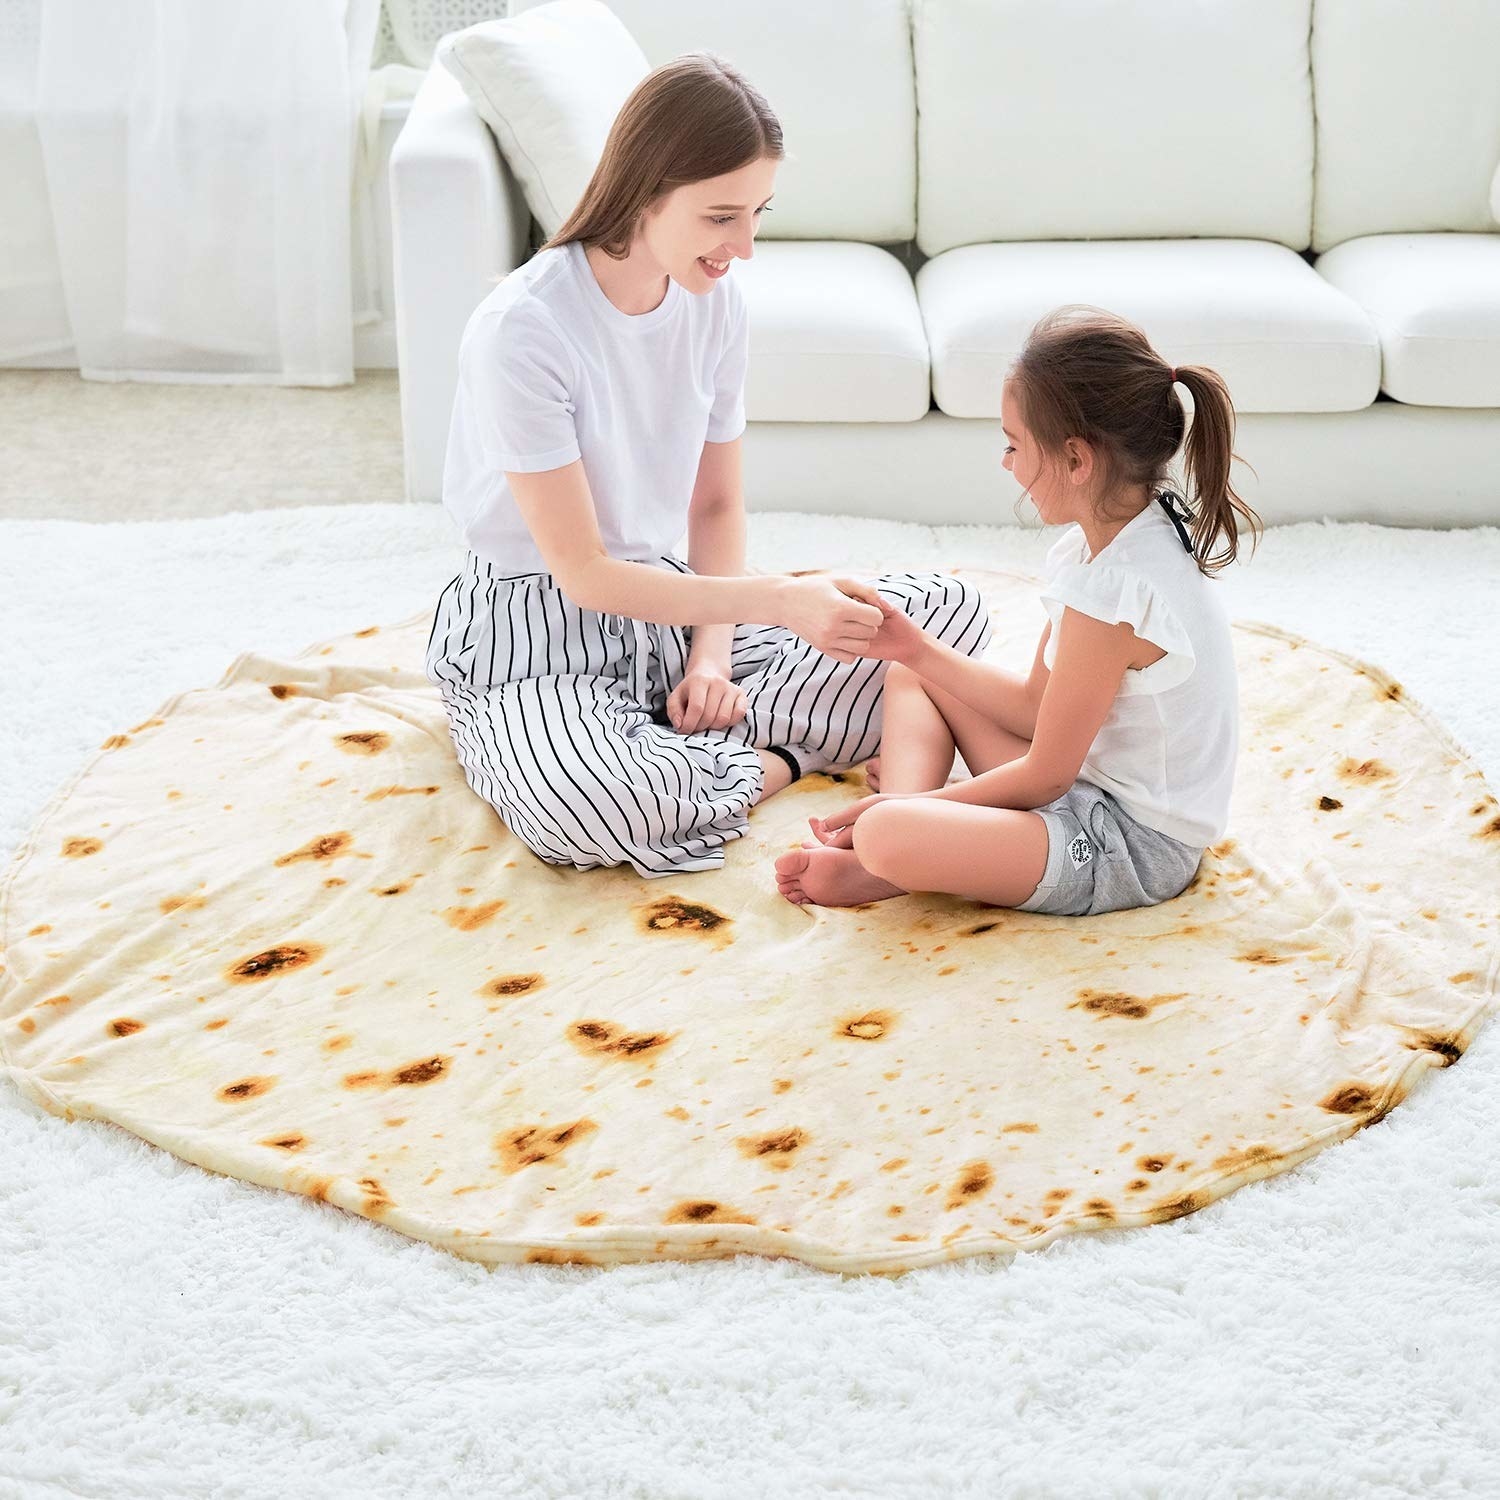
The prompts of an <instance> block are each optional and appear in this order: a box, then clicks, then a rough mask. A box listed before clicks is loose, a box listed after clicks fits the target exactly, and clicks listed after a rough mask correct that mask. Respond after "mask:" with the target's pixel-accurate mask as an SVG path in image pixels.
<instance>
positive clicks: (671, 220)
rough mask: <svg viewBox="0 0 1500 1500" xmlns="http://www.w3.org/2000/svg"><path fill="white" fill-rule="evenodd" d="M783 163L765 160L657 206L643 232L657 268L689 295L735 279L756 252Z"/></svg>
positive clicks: (683, 190) (680, 192)
mask: <svg viewBox="0 0 1500 1500" xmlns="http://www.w3.org/2000/svg"><path fill="white" fill-rule="evenodd" d="M778 165H779V163H778V162H776V161H775V160H773V159H772V158H770V157H762V158H761V159H760V160H759V161H753V162H751V163H750V164H749V165H748V166H744V167H741V168H739V170H738V171H734V172H726V173H725V174H724V175H723V176H722V177H708V178H705V179H704V180H703V181H702V182H690V183H687V184H686V185H685V186H683V187H680V188H674V189H673V190H672V191H671V192H670V193H668V194H667V195H666V196H665V197H664V198H662V199H660V200H658V202H657V203H655V204H653V205H652V207H651V208H649V209H648V210H647V211H646V215H645V219H644V221H643V223H642V228H641V234H642V236H643V238H644V239H645V242H646V248H647V249H648V250H649V251H650V252H651V255H652V257H653V258H654V259H655V260H656V262H657V264H658V265H660V266H661V268H662V269H663V270H664V271H665V272H666V273H667V274H668V275H669V276H670V277H672V279H673V280H674V281H677V282H680V283H681V284H682V285H683V286H684V287H686V288H687V290H688V291H690V292H698V293H700V294H701V293H703V292H706V291H708V290H709V288H710V287H712V286H713V284H714V282H716V281H719V280H721V279H722V277H723V276H726V275H732V274H733V271H732V269H730V267H731V266H732V263H733V262H734V261H736V260H749V259H750V257H751V256H752V255H753V254H754V253H755V250H754V242H755V234H756V231H757V230H758V229H759V228H760V221H761V215H762V214H763V213H764V212H765V211H766V207H765V205H766V200H767V199H768V198H770V196H771V193H772V190H773V188H774V187H775V184H776V168H777V166H778ZM720 267H723V268H724V269H723V270H722V271H721V270H720Z"/></svg>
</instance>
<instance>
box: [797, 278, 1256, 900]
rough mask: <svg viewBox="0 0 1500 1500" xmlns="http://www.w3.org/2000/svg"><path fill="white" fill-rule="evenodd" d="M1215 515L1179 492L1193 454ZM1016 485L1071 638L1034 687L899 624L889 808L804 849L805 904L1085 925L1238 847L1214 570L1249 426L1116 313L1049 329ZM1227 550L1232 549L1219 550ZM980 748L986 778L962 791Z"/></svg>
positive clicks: (1009, 425)
mask: <svg viewBox="0 0 1500 1500" xmlns="http://www.w3.org/2000/svg"><path fill="white" fill-rule="evenodd" d="M1178 381H1181V382H1182V384H1183V385H1185V386H1186V387H1187V388H1188V390H1189V391H1190V392H1191V393H1192V397H1193V408H1194V418H1193V424H1192V428H1191V431H1190V432H1189V433H1188V438H1187V448H1186V466H1187V470H1188V472H1189V474H1190V475H1191V476H1192V479H1193V483H1194V487H1195V488H1196V491H1197V506H1196V510H1195V512H1194V513H1193V514H1192V515H1180V514H1179V513H1178V510H1177V507H1176V504H1175V503H1174V502H1175V497H1174V496H1172V495H1171V494H1170V493H1169V492H1162V493H1158V489H1159V487H1160V486H1161V485H1162V484H1163V483H1164V481H1165V476H1166V471H1167V464H1168V462H1169V461H1170V460H1171V458H1172V457H1173V455H1174V454H1175V453H1176V452H1177V450H1178V448H1179V446H1180V445H1181V444H1182V440H1183V431H1184V427H1185V425H1186V416H1185V413H1184V411H1183V406H1182V403H1181V401H1180V400H1179V399H1178V396H1177V393H1176V391H1175V389H1174V386H1175V384H1176V383H1177V382H1178ZM1001 426H1002V428H1003V430H1004V433H1005V436H1006V439H1007V447H1006V449H1005V460H1004V462H1005V467H1006V468H1007V469H1010V470H1011V471H1012V472H1013V473H1014V474H1015V476H1016V478H1017V480H1018V481H1019V482H1020V483H1021V484H1022V485H1023V486H1024V487H1025V488H1026V489H1027V490H1028V491H1029V492H1030V495H1031V499H1032V501H1033V503H1034V504H1035V505H1036V508H1037V510H1038V511H1039V512H1040V514H1041V517H1042V520H1043V521H1044V522H1046V523H1049V524H1054V525H1061V524H1066V525H1067V529H1066V530H1065V531H1064V532H1063V533H1062V535H1061V536H1060V537H1059V538H1058V539H1057V541H1056V542H1055V543H1054V544H1053V546H1052V548H1051V550H1050V551H1049V552H1048V553H1047V559H1046V564H1045V569H1044V571H1045V579H1044V582H1043V586H1042V595H1041V597H1042V603H1043V605H1044V607H1045V609H1046V612H1047V615H1048V622H1047V625H1046V627H1045V628H1044V629H1043V631H1042V635H1041V639H1040V641H1039V642H1038V643H1037V651H1036V657H1035V660H1034V662H1033V664H1032V667H1031V673H1030V675H1029V676H1028V677H1024V678H1023V677H1022V676H1021V675H1020V674H1019V673H1015V672H1009V671H1006V670H1004V669H1003V668H1001V667H999V666H996V665H994V664H992V663H989V662H982V661H973V660H969V659H967V658H961V657H959V656H958V655H956V654H955V653H954V652H952V651H950V650H949V649H948V648H947V647H945V646H944V645H943V644H942V643H941V642H938V641H934V640H932V639H930V638H929V637H927V636H926V635H924V634H923V632H922V631H921V630H920V629H919V628H918V627H917V626H915V625H914V624H913V623H912V622H911V621H910V620H908V619H906V618H905V617H904V616H898V615H896V614H895V612H893V611H889V610H885V611H883V612H884V613H885V615H886V619H885V622H884V624H883V625H882V626H881V628H880V630H879V631H878V632H877V634H876V636H875V638H874V640H873V641H872V642H871V643H870V645H869V646H867V647H865V648H864V649H865V650H866V651H867V652H869V653H871V654H873V655H876V656H878V657H881V658H882V659H884V660H886V661H888V662H889V663H890V664H891V665H890V669H889V676H888V677H887V708H886V718H885V726H886V727H885V740H884V743H883V745H882V753H881V756H880V761H879V764H878V765H877V763H876V762H875V761H871V762H870V768H869V773H868V774H869V780H870V785H871V786H872V787H874V788H876V791H875V793H874V794H873V795H871V796H868V797H862V798H860V799H859V800H858V801H857V802H852V803H850V804H848V805H847V806H845V807H843V808H840V809H838V810H837V811H836V812H833V813H831V814H830V815H828V816H827V817H824V818H822V819H819V818H812V819H810V820H809V822H810V823H811V825H812V829H813V833H814V834H815V835H816V839H817V841H816V842H808V843H806V844H804V845H803V847H802V848H801V849H797V850H793V851H791V852H790V853H787V854H784V855H782V856H781V857H780V858H779V859H778V860H777V861H776V878H777V884H778V887H779V889H780V890H781V892H782V894H783V895H784V896H786V898H787V899H788V900H790V901H794V902H798V903H803V902H816V903H820V904H823V905H850V904H854V903H857V902H864V901H879V900H883V899H884V898H885V897H887V896H896V895H904V894H906V893H907V892H908V891H914V890H921V891H945V892H949V893H951V894H953V895H956V896H965V897H968V898H971V899H973V900H977V901H982V902H986V903H988V904H990V905H993V906H1009V907H1015V908H1016V909H1018V910H1020V911H1034V912H1050V913H1057V914H1062V915H1069V916H1079V915H1085V914H1093V913H1095V912H1106V911H1117V910H1120V909H1121V908H1124V907H1132V906H1147V905H1151V904H1153V903H1155V902H1159V901H1165V900H1168V899H1169V898H1170V897H1172V896H1175V895H1177V894H1178V893H1179V892H1181V891H1182V889H1183V888H1184V887H1185V886H1186V885H1187V884H1188V883H1189V882H1190V881H1191V880H1192V878H1193V875H1194V874H1195V872H1196V871H1197V868H1198V862H1199V860H1200V858H1201V857H1202V853H1203V850H1204V849H1205V848H1206V847H1207V846H1208V845H1209V844H1211V843H1214V842H1216V841H1217V840H1218V839H1219V838H1221V837H1222V836H1223V834H1224V832H1225V827H1226V820H1227V816H1228V808H1229V797H1230V791H1231V788H1232V785H1233V780H1234V767H1235V759H1236V756H1237V754H1238V749H1239V716H1238V696H1237V684H1236V674H1235V662H1234V645H1233V641H1232V640H1231V637H1230V631H1229V621H1228V618H1227V616H1226V615H1225V612H1224V609H1223V606H1222V603H1221V601H1220V600H1219V598H1218V595H1217V592H1216V591H1215V589H1214V588H1213V586H1212V583H1213V577H1212V575H1213V574H1214V573H1215V572H1216V571H1217V570H1218V569H1220V568H1222V567H1224V566H1225V565H1226V564H1227V563H1229V562H1232V561H1233V560H1234V558H1235V556H1236V555H1237V552H1238V537H1239V523H1238V521H1237V519H1236V517H1237V516H1239V517H1243V518H1244V520H1245V522H1247V523H1248V524H1249V525H1250V526H1251V527H1252V528H1253V529H1254V531H1255V532H1256V533H1257V534H1258V532H1259V530H1260V529H1261V528H1260V521H1259V518H1258V517H1257V516H1256V515H1255V513H1254V511H1252V510H1250V508H1249V507H1248V506H1246V505H1245V504H1244V502H1243V501H1242V500H1241V499H1240V498H1239V496H1237V495H1236V494H1235V493H1234V491H1233V490H1232V489H1231V488H1230V485H1229V464H1230V459H1231V458H1232V457H1234V456H1235V455H1234V454H1233V453H1232V452H1231V447H1232V443H1233V437H1234V409H1233V407H1232V406H1231V404H1230V400H1229V392H1228V390H1227V388H1226V387H1225V385H1224V382H1223V380H1221V379H1220V378H1219V376H1218V375H1216V374H1215V373H1214V372H1213V371H1212V370H1210V369H1206V368H1205V367H1204V366H1202V365H1189V366H1186V367H1183V368H1180V369H1173V368H1172V367H1171V366H1170V365H1168V364H1166V363H1165V362H1164V361H1163V360H1162V359H1161V358H1160V357H1159V356H1158V355H1157V354H1156V352H1155V351H1154V350H1153V349H1152V348H1151V345H1150V343H1149V342H1148V341H1147V339H1146V337H1145V335H1144V334H1143V333H1142V332H1141V331H1140V330H1139V329H1138V328H1136V327H1135V326H1134V325H1132V324H1130V323H1128V322H1127V321H1126V320H1124V319H1123V318H1119V317H1116V316H1114V315H1112V314H1110V313H1106V312H1103V311H1101V310H1099V309H1097V308H1087V307H1065V308H1059V309H1058V310H1057V311H1055V312H1054V313H1051V314H1049V315H1048V316H1047V317H1045V318H1043V319H1042V320H1041V322H1039V323H1038V324H1037V325H1036V327H1035V328H1034V329H1033V330H1032V332H1031V335H1030V337H1029V338H1028V340H1027V342H1026V346H1025V348H1024V349H1023V350H1022V352H1021V354H1020V355H1019V356H1018V358H1017V359H1016V361H1015V363H1014V365H1013V366H1012V367H1011V369H1010V371H1009V374H1008V377H1007V379H1006V382H1005V384H1004V387H1003V389H1002V393H1001ZM1221 541H1222V544H1223V545H1222V546H1221V547H1220V549H1219V551H1218V552H1217V553H1215V552H1214V548H1215V546H1216V545H1217V544H1219V543H1220V542H1221ZM955 749H957V751H958V753H959V754H961V755H962V756H963V759H964V763H965V765H966V766H967V767H968V769H969V771H970V773H971V775H970V779H968V780H965V781H958V782H955V783H953V784H952V785H946V784H945V783H946V782H947V778H948V776H949V774H950V771H951V769H952V766H953V755H954V751H955Z"/></svg>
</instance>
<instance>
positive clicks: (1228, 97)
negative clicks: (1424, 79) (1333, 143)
mask: <svg viewBox="0 0 1500 1500" xmlns="http://www.w3.org/2000/svg"><path fill="white" fill-rule="evenodd" d="M1309 5H1310V0H1213V3H1212V4H1169V5H1164V4H1162V3H1160V0H1045V3H1039V0H921V3H920V4H918V6H917V8H916V12H915V17H914V31H913V45H914V48H915V55H916V69H917V100H918V108H919V116H918V135H917V159H918V164H919V181H920V189H919V194H918V203H917V243H918V244H919V245H920V246H921V248H922V250H923V251H924V252H925V253H926V254H928V255H938V254H941V253H942V252H943V251H944V250H948V249H952V248H953V247H954V246H957V245H965V244H982V243H985V242H988V241H992V240H1057V239H1085V238H1095V239H1126V238H1134V237H1138V236H1140V237H1158V238H1165V237H1169V236H1172V237H1179V236H1185V235H1242V236H1246V237H1248V238H1253V239H1262V240H1273V241H1277V242H1279V243H1281V244H1284V245H1287V246H1289V247H1291V248H1292V249H1294V250H1304V249H1306V248H1307V246H1308V244H1309V236H1310V233H1311V216H1312V174H1313V118H1312V90H1311V82H1310V79H1309V75H1308V60H1307V57H1308V54H1307V37H1308V29H1309V19H1308V11H1309ZM864 128H865V122H864V120H863V119H861V120H860V121H859V129H861V130H863V129H864Z"/></svg>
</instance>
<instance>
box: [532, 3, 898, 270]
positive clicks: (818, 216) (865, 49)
mask: <svg viewBox="0 0 1500 1500" xmlns="http://www.w3.org/2000/svg"><path fill="white" fill-rule="evenodd" d="M538 3H539V0H511V6H510V10H511V14H512V15H516V14H518V13H520V12H523V11H527V10H530V9H532V8H533V7H534V6H536V5H538ZM549 3H550V0H549ZM609 4H610V9H612V10H613V11H614V12H615V14H616V15H617V16H619V18H620V19H621V20H622V21H623V22H624V23H625V26H626V28H627V29H628V30H629V32H630V34H631V36H633V37H634V38H635V40H636V41H637V42H638V43H639V44H640V47H641V50H642V51H643V52H644V53H645V55H646V58H647V60H648V61H649V63H650V65H651V66H652V67H653V68H655V67H657V66H659V65H660V64H662V63H664V62H667V61H669V60H670V59H671V58H673V57H676V56H677V55H678V54H679V53H682V52H690V51H695V50H699V49H702V50H705V51H709V52H716V53H718V54H719V55H720V56H721V57H723V58H724V59H725V60H726V61H727V62H730V63H732V64H733V65H734V66H735V67H737V68H739V69H740V70H741V71H742V72H743V73H744V75H745V77H746V78H748V79H749V81H750V82H751V83H753V84H754V85H755V87H756V88H757V89H759V90H760V91H761V93H762V94H764V95H765V98H766V101H767V103H769V104H770V106H771V108H772V109H773V110H775V112H776V114H777V116H778V118H779V119H780V120H781V125H782V130H783V132H784V137H785V142H784V143H785V148H786V152H787V159H786V160H785V161H784V162H783V163H782V164H781V166H780V168H779V169H778V171H777V174H776V201H775V203H774V204H773V205H772V207H773V210H774V211H773V212H772V213H769V214H766V215H765V216H764V218H763V219H762V221H761V230H760V233H761V235H762V236H763V237H765V238H767V239H777V238H787V239H802V240H817V239H849V240H868V241H870V242H871V243H873V244H880V243H882V242H891V243H894V242H898V241H903V240H910V239H911V238H912V237H913V236H914V234H915V233H916V212H917V208H916V199H917V159H916V131H917V123H916V97H915V90H914V87H913V83H912V61H911V24H910V20H909V18H908V14H907V0H815V3H808V0H755V4H753V5H734V4H705V3H704V0H691V3H690V0H609ZM616 107H617V108H618V106H616ZM601 144H602V142H601Z"/></svg>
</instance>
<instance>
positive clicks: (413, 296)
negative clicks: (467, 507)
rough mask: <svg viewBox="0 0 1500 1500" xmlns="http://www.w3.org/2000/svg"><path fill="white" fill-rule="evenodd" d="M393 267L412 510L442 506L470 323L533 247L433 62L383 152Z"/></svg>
mask: <svg viewBox="0 0 1500 1500" xmlns="http://www.w3.org/2000/svg"><path fill="white" fill-rule="evenodd" d="M389 180H390V198H391V268H392V276H393V280H394V284H395V301H396V307H395V313H396V362H397V366H398V368H399V370H400V377H399V378H400V387H401V429H402V439H403V453H404V459H405V471H406V498H407V499H408V500H425V501H436V500H441V498H442V480H443V456H444V453H445V451H446V449H447V443H448V425H449V422H450V420H451V417H452V411H453V393H454V390H455V388H456V386H457V383H458V345H459V340H460V338H461V337H462V335H463V331H464V325H465V324H466V323H467V322H468V320H469V314H470V313H472V312H473V311H474V309H475V307H476V306H478V304H479V303H480V301H481V300H483V298H484V296H485V295H486V293H488V292H489V291H490V290H491V289H492V288H493V286H494V279H495V278H496V277H499V276H502V275H504V274H505V273H507V272H509V271H513V270H514V269H515V268H516V267H517V266H519V265H521V264H522V263H523V262H524V261H525V260H526V259H527V258H528V254H529V249H530V230H531V211H530V209H529V208H528V207H527V204H526V199H525V195H524V194H523V193H522V191H521V189H520V186H519V184H518V183H517V182H516V180H515V177H514V176H513V175H512V174H511V172H510V169H509V168H508V167H507V166H506V164H505V159H504V157H503V156H502V155H501V153H500V150H499V148H498V146H497V145H496V143H495V138H494V135H493V134H492V133H491V131H490V129H489V127H488V126H487V125H486V124H485V123H484V121H483V120H481V119H480V117H479V115H478V114H477V113H476V111H475V109H474V107H473V105H472V104H470V102H469V100H468V97H467V95H465V93H464V91H463V88H462V87H461V86H460V84H459V83H458V80H457V79H455V78H454V77H453V76H452V74H450V73H449V72H448V70H447V69H446V68H445V67H444V66H443V65H442V63H441V62H439V61H437V60H436V59H434V61H433V63H432V66H431V67H430V68H429V69H428V70H427V76H426V78H425V79H424V80H423V81H422V85H421V87H420V88H419V89H418V90H417V94H416V97H415V98H414V99H413V100H412V105H411V112H410V113H409V114H408V116H407V119H406V124H405V126H404V127H403V129H402V131H401V134H400V136H399V137H398V138H397V140H396V144H395V145H394V146H393V147H392V148H391V161H390V179H389Z"/></svg>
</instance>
